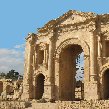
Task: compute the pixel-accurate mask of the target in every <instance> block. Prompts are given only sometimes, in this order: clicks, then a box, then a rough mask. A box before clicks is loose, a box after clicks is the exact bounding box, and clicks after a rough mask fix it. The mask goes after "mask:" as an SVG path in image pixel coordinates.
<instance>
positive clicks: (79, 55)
mask: <svg viewBox="0 0 109 109" xmlns="http://www.w3.org/2000/svg"><path fill="white" fill-rule="evenodd" d="M81 64H84V53H83V49H82V47H81V46H80V45H77V44H73V45H68V46H67V47H65V48H63V49H62V51H61V53H60V58H59V99H60V100H63V101H71V100H81V99H83V84H82V83H83V82H82V81H83V77H84V65H81ZM78 81H80V82H78ZM78 83H79V87H78V85H77V84H78Z"/></svg>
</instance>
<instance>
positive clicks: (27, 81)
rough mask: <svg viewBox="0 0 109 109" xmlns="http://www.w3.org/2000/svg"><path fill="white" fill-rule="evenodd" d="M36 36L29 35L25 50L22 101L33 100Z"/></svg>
mask: <svg viewBox="0 0 109 109" xmlns="http://www.w3.org/2000/svg"><path fill="white" fill-rule="evenodd" d="M33 46H34V36H33V34H29V36H28V38H27V41H26V48H25V66H24V79H23V94H22V99H27V100H28V99H30V98H32V86H33V84H32V78H33V77H32V76H33V63H34V62H33V50H34V47H33Z"/></svg>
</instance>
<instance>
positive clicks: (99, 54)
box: [98, 36, 102, 57]
mask: <svg viewBox="0 0 109 109" xmlns="http://www.w3.org/2000/svg"><path fill="white" fill-rule="evenodd" d="M101 49H102V45H101V37H100V36H98V57H101Z"/></svg>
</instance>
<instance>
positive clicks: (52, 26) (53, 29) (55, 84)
mask: <svg viewBox="0 0 109 109" xmlns="http://www.w3.org/2000/svg"><path fill="white" fill-rule="evenodd" d="M81 52H84V80H83V83H84V92H83V95H84V96H83V99H84V100H91V99H94V100H95V99H108V98H109V14H104V15H96V14H94V13H83V12H77V11H72V10H70V11H68V12H67V13H65V14H64V15H62V16H60V17H59V18H57V19H55V20H51V21H49V22H48V23H47V24H45V25H44V27H42V28H40V29H38V33H37V34H34V33H32V34H28V37H27V38H26V48H25V73H24V80H23V94H22V98H23V99H41V98H45V99H46V100H57V101H58V100H63V101H72V100H75V84H76V80H75V73H76V64H75V59H76V58H77V56H78V54H80V53H81Z"/></svg>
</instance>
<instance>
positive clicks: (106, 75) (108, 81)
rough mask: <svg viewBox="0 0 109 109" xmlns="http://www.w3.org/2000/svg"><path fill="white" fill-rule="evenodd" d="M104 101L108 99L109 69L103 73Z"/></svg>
mask: <svg viewBox="0 0 109 109" xmlns="http://www.w3.org/2000/svg"><path fill="white" fill-rule="evenodd" d="M104 99H109V69H108V70H106V71H105V73H104Z"/></svg>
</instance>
